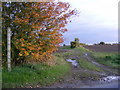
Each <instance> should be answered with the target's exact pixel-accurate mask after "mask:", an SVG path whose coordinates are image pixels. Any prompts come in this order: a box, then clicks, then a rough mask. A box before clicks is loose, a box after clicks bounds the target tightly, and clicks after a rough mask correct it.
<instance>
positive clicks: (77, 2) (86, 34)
mask: <svg viewBox="0 0 120 90" xmlns="http://www.w3.org/2000/svg"><path fill="white" fill-rule="evenodd" d="M62 1H66V2H69V3H70V4H71V6H72V8H76V9H77V10H78V11H79V12H80V14H79V16H78V17H74V18H72V22H71V23H69V24H68V25H67V28H68V30H69V31H67V32H66V33H64V34H63V35H64V36H63V37H64V43H65V44H70V41H73V40H74V38H79V39H80V42H82V43H87V44H94V43H99V42H100V41H104V42H118V1H120V0H62Z"/></svg>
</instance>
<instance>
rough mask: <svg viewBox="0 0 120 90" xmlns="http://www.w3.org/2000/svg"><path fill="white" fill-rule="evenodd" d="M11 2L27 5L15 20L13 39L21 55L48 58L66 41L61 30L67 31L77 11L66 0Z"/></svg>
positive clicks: (42, 59) (38, 59) (36, 58)
mask: <svg viewBox="0 0 120 90" xmlns="http://www.w3.org/2000/svg"><path fill="white" fill-rule="evenodd" d="M12 3H14V4H16V5H20V6H21V5H23V6H24V9H23V8H21V12H18V13H17V14H16V15H15V19H14V21H13V24H15V25H16V26H17V29H16V30H17V31H16V32H17V34H16V35H14V37H13V41H14V44H15V45H16V46H17V47H18V49H19V50H20V53H19V55H20V56H28V55H31V56H32V57H33V58H34V59H33V60H36V61H42V62H43V61H47V60H48V59H50V58H51V57H52V55H51V54H52V53H53V52H55V51H56V50H57V48H58V46H59V44H60V43H62V42H63V38H62V33H64V32H66V31H67V29H66V28H65V26H66V24H67V23H68V22H69V21H70V20H69V18H70V17H71V16H72V15H76V11H75V10H71V9H70V5H69V3H65V2H26V3H25V2H12Z"/></svg>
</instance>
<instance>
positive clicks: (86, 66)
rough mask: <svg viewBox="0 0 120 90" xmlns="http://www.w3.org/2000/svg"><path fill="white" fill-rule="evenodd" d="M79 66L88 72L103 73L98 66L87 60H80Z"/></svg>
mask: <svg viewBox="0 0 120 90" xmlns="http://www.w3.org/2000/svg"><path fill="white" fill-rule="evenodd" d="M79 64H80V67H82V68H84V69H88V70H93V71H98V72H100V71H102V70H101V69H100V68H99V67H97V66H96V65H94V64H92V63H90V62H88V61H86V60H83V59H80V60H79Z"/></svg>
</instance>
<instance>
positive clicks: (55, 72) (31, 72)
mask: <svg viewBox="0 0 120 90" xmlns="http://www.w3.org/2000/svg"><path fill="white" fill-rule="evenodd" d="M55 58H56V59H55V62H56V64H55V65H53V66H48V65H46V64H41V63H38V64H34V65H30V64H27V65H23V66H17V67H14V68H13V69H12V71H11V72H8V71H7V70H3V73H2V74H3V75H2V76H3V77H2V78H3V80H2V82H3V88H13V87H20V86H28V85H31V86H33V87H34V86H35V85H40V86H45V85H48V84H52V83H54V82H55V81H57V80H59V79H60V78H61V77H63V76H64V75H65V74H67V73H68V72H69V70H70V65H69V64H68V63H67V62H66V61H65V60H64V59H63V58H60V57H55Z"/></svg>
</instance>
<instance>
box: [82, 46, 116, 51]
mask: <svg viewBox="0 0 120 90" xmlns="http://www.w3.org/2000/svg"><path fill="white" fill-rule="evenodd" d="M83 47H85V48H87V49H89V50H92V51H96V52H118V45H86V46H83Z"/></svg>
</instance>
